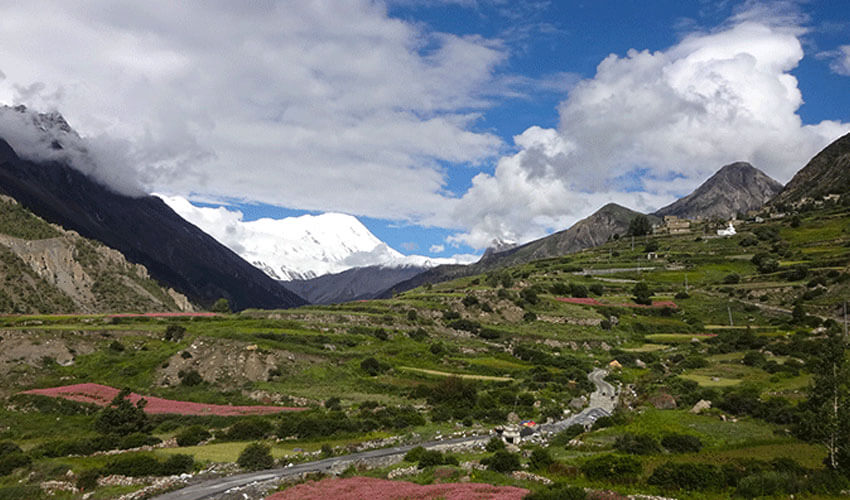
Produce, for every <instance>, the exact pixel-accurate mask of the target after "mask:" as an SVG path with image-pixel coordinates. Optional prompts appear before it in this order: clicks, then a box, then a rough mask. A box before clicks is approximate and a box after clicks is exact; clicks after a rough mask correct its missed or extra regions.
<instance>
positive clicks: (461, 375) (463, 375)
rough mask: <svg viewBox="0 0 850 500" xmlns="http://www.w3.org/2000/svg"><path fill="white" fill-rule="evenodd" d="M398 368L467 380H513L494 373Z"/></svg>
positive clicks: (409, 367)
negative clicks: (475, 373) (481, 373)
mask: <svg viewBox="0 0 850 500" xmlns="http://www.w3.org/2000/svg"><path fill="white" fill-rule="evenodd" d="M398 369H399V370H405V371H409V372H415V373H424V374H426V375H435V376H437V377H458V378H462V379H466V380H489V381H495V382H510V381H511V380H513V379H512V378H511V377H495V376H492V375H470V374H466V373H451V372H441V371H437V370H426V369H424V368H413V367H411V366H399V367H398Z"/></svg>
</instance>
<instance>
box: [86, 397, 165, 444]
mask: <svg viewBox="0 0 850 500" xmlns="http://www.w3.org/2000/svg"><path fill="white" fill-rule="evenodd" d="M129 395H130V389H123V390H122V391H121V392H119V393H118V395H117V396H115V399H113V400H112V402H111V403H109V406H107V407H105V408H104V409H103V410H101V412H100V414H99V415H98V416H97V419H96V420H95V422H94V428H95V430H97V431H98V432H100V433H102V434H117V435H127V434H133V433H136V432H141V433H147V432H150V429H151V425H150V421H149V420H148V416H147V414H146V413H145V411H144V408H145V405H146V404H147V400H145V399H140V400H139V401H138V402H137V403H136V404H135V405H134V404H133V403H131V402H130V400H129V399H127V397H128V396H129Z"/></svg>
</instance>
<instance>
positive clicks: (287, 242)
mask: <svg viewBox="0 0 850 500" xmlns="http://www.w3.org/2000/svg"><path fill="white" fill-rule="evenodd" d="M158 196H159V197H160V198H162V199H163V201H165V202H166V203H167V204H168V206H169V207H171V208H172V209H173V210H174V211H175V212H177V213H178V214H179V215H180V216H181V217H183V218H184V219H186V220H188V221H189V222H191V223H193V224H195V225H196V226H198V227H199V228H201V229H202V230H204V231H205V232H206V233H207V234H209V235H210V236H212V237H213V238H215V239H217V240H218V241H219V242H220V243H222V244H223V245H225V246H227V247H228V248H230V249H231V250H233V251H234V252H236V253H238V254H239V255H240V256H241V257H242V258H243V259H245V260H247V261H248V262H250V263H252V264H254V265H255V266H257V267H258V268H260V269H262V270H263V271H264V272H265V273H266V274H268V275H269V276H271V277H272V278H274V279H278V280H283V281H290V280H298V281H305V280H311V279H313V278H317V277H320V276H324V275H329V274H336V273H341V272H343V271H346V270H348V269H352V268H359V267H388V268H399V267H409V266H415V267H420V268H428V267H434V266H436V265H439V264H446V263H454V261H453V260H452V259H445V258H432V257H425V256H421V255H403V254H402V253H401V252H398V251H396V250H395V249H393V248H392V247H390V246H389V245H387V244H386V243H385V242H383V241H381V240H380V239H379V238H378V237H377V236H375V235H374V234H372V232H371V231H369V229H368V228H367V227H366V226H364V225H363V223H361V222H360V221H359V220H358V219H357V217H354V216H352V215H347V214H341V213H332V212H328V213H324V214H320V215H302V216H299V217H286V218H283V219H271V218H262V219H257V220H252V221H245V220H243V217H242V213H241V212H238V211H235V210H228V209H225V208H221V207H219V208H209V207H198V206H195V205H193V204H192V203H190V202H189V201H188V200H186V199H185V198H182V197H179V196H163V195H158ZM385 274H388V275H390V274H392V271H388V272H387V273H385ZM348 276H349V277H350V276H351V275H348ZM290 288H292V287H290ZM367 288H368V286H367Z"/></svg>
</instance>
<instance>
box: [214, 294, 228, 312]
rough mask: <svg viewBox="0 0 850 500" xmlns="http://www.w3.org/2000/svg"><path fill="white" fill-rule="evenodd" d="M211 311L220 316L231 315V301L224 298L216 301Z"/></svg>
mask: <svg viewBox="0 0 850 500" xmlns="http://www.w3.org/2000/svg"><path fill="white" fill-rule="evenodd" d="M210 311H212V312H214V313H219V314H229V313H230V312H231V309H230V301H229V300H227V299H225V298H224V297H222V298H220V299H218V300H216V301H215V303H214V304H213V305H212V307H210Z"/></svg>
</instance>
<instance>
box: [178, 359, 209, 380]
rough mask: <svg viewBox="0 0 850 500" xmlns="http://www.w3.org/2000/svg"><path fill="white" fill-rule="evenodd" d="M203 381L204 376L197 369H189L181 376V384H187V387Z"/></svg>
mask: <svg viewBox="0 0 850 500" xmlns="http://www.w3.org/2000/svg"><path fill="white" fill-rule="evenodd" d="M184 352H185V351H184ZM178 375H179V374H178ZM203 383H204V377H202V376H201V374H200V373H198V371H197V370H189V371H188V372H185V373H183V375H182V376H181V377H180V384H181V385H185V386H186V387H194V386H196V385H201V384H203Z"/></svg>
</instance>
